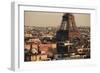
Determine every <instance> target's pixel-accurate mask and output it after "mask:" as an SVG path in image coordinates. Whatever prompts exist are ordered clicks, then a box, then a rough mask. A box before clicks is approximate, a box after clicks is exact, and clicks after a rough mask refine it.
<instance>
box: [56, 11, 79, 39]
mask: <svg viewBox="0 0 100 73" xmlns="http://www.w3.org/2000/svg"><path fill="white" fill-rule="evenodd" d="M74 38H80V32H79V30H78V28H77V26H76V23H75V18H74V15H73V14H72V13H65V14H64V15H63V16H62V22H61V25H60V29H59V30H58V31H57V39H58V41H59V39H61V40H60V41H64V40H65V41H66V40H69V41H72V40H73V39H74Z"/></svg>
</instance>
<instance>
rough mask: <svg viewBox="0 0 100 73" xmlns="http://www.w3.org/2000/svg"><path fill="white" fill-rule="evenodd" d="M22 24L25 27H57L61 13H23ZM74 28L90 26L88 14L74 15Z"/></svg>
mask: <svg viewBox="0 0 100 73" xmlns="http://www.w3.org/2000/svg"><path fill="white" fill-rule="evenodd" d="M24 15H25V17H24V20H25V21H24V22H25V25H26V26H45V27H46V26H55V27H56V26H59V25H60V24H61V20H62V16H63V13H51V12H50V13H49V12H32V11H25V12H24ZM74 16H75V21H76V26H90V15H89V14H74Z"/></svg>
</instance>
